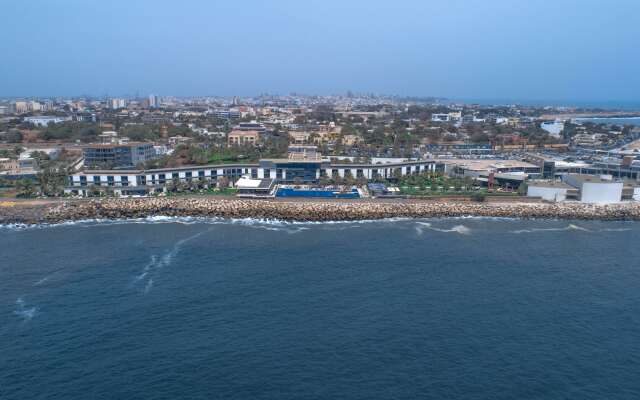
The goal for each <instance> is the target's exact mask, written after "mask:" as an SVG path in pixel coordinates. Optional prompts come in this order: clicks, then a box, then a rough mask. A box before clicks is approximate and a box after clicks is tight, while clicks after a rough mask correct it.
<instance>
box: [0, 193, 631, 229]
mask: <svg viewBox="0 0 640 400" xmlns="http://www.w3.org/2000/svg"><path fill="white" fill-rule="evenodd" d="M5 203H6V202H5ZM150 216H169V217H220V218H257V219H274V220H283V221H352V220H372V219H383V218H428V217H463V216H477V217H507V218H522V219H531V218H536V219H574V220H640V204H636V203H625V204H613V205H589V204H581V203H556V204H550V203H527V202H486V203H474V202H468V201H446V202H436V201H305V200H299V201H277V200H243V199H234V198H227V199H220V198H213V197H203V198H142V199H115V198H112V199H100V200H84V201H57V202H50V203H44V204H39V205H25V204H19V203H15V204H12V205H11V206H3V207H0V224H12V223H13V224H41V223H49V224H54V223H61V222H67V221H77V220H85V219H129V218H145V217H150Z"/></svg>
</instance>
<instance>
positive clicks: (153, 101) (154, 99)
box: [149, 94, 158, 108]
mask: <svg viewBox="0 0 640 400" xmlns="http://www.w3.org/2000/svg"><path fill="white" fill-rule="evenodd" d="M156 107H158V96H156V95H155V94H150V95H149V108H156Z"/></svg>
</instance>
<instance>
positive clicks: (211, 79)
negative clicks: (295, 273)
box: [0, 0, 640, 101]
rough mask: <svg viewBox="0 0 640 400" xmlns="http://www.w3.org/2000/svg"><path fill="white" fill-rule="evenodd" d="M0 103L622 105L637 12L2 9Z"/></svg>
mask: <svg viewBox="0 0 640 400" xmlns="http://www.w3.org/2000/svg"><path fill="white" fill-rule="evenodd" d="M2 14H3V23H2V25H0V35H2V37H3V38H5V39H4V40H2V41H0V52H1V54H4V55H6V56H8V57H7V58H5V60H4V62H3V63H1V64H0V76H1V78H0V82H2V84H1V85H0V96H71V95H82V94H89V95H94V96H104V95H112V96H125V95H135V94H136V93H143V94H144V93H158V94H162V95H177V96H195V95H255V94H258V93H275V94H286V93H290V92H297V93H306V94H335V93H344V92H346V91H348V90H351V91H354V92H360V93H383V94H397V95H403V96H441V97H447V98H453V99H522V100H555V101H557V100H571V101H592V100H593V101H595V100H599V101H603V100H616V101H634V100H637V93H638V89H639V88H640V76H639V75H638V74H637V65H638V61H639V56H638V52H637V40H638V38H639V37H640V25H639V24H637V16H638V15H639V14H640V5H639V3H638V2H636V1H632V0H622V1H616V2H615V7H614V6H612V5H611V4H609V3H606V2H602V1H594V0H589V1H578V0H561V1H553V2H550V1H527V2H513V1H507V0H498V1H491V2H487V1H446V2H445V1H439V2H435V1H417V0H411V1H395V2H387V1H348V2H347V1H337V0H328V1H327V0H325V1H305V2H299V1H269V2H262V1H243V2H231V1H183V2H174V1H156V0H154V1H151V0H137V1H120V0H117V1H108V2H106V1H89V2H87V1H80V0H75V1H68V2H65V6H61V5H60V3H59V2H52V1H43V0H35V1H30V2H6V3H5V4H3V6H2Z"/></svg>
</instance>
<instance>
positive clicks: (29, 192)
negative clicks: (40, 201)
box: [16, 179, 36, 197]
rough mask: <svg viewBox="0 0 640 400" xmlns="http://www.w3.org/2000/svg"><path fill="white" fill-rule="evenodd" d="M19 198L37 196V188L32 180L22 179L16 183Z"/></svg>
mask: <svg viewBox="0 0 640 400" xmlns="http://www.w3.org/2000/svg"><path fill="white" fill-rule="evenodd" d="M16 189H17V190H18V194H17V196H18V197H33V196H35V194H36V186H35V184H34V183H33V181H32V180H31V179H20V180H19V181H17V182H16Z"/></svg>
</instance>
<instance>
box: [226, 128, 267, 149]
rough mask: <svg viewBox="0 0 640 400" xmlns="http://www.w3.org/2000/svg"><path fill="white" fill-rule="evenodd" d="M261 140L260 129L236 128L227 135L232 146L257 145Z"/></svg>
mask: <svg viewBox="0 0 640 400" xmlns="http://www.w3.org/2000/svg"><path fill="white" fill-rule="evenodd" d="M259 141H260V133H259V132H258V131H240V130H234V131H231V132H230V133H229V134H228V135H227V143H228V144H229V145H230V146H246V145H249V146H255V145H257V144H258V143H259Z"/></svg>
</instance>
